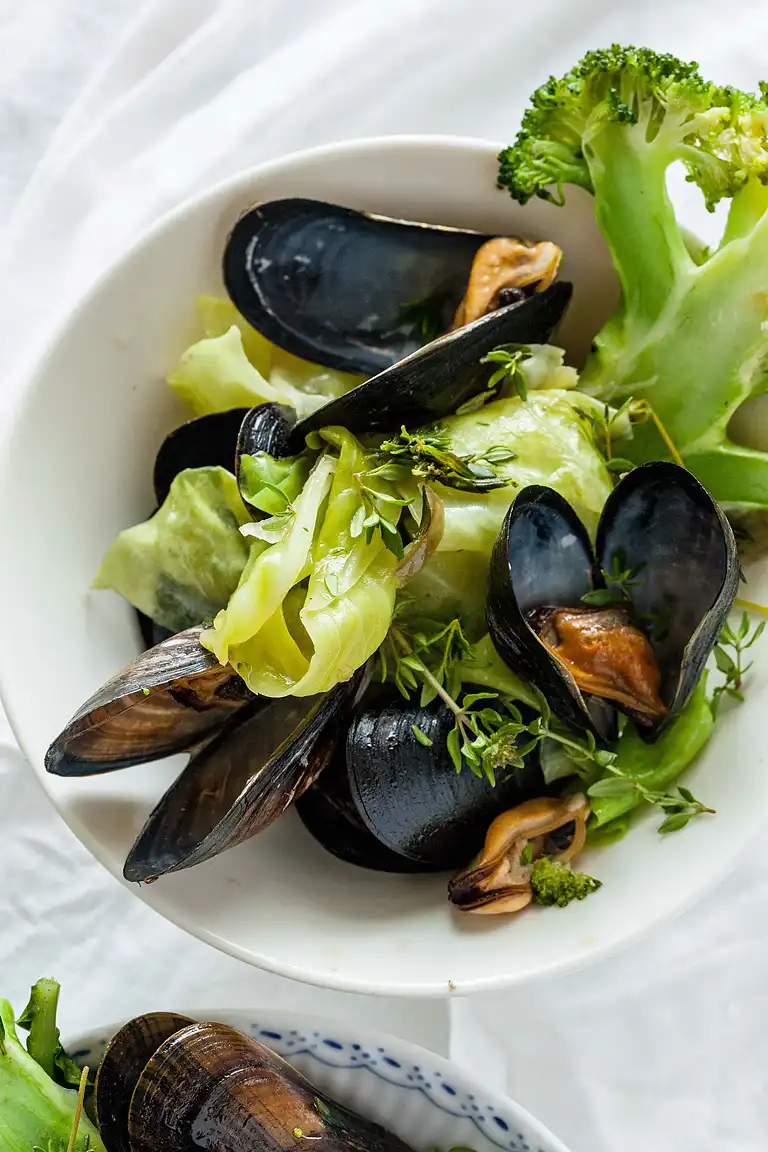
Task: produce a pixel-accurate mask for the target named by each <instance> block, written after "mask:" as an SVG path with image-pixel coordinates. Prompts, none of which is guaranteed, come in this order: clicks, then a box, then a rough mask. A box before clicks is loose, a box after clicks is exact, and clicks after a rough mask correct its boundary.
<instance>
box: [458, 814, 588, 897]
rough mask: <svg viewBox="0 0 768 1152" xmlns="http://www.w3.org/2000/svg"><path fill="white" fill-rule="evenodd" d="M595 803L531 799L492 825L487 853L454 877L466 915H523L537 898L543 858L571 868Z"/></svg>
mask: <svg viewBox="0 0 768 1152" xmlns="http://www.w3.org/2000/svg"><path fill="white" fill-rule="evenodd" d="M588 816H589V804H588V802H587V799H586V797H585V796H582V795H581V793H577V794H575V795H574V796H568V797H566V798H565V799H562V800H560V799H555V798H552V797H543V798H537V799H534V800H526V801H524V803H522V804H519V805H518V806H517V807H516V808H512V809H510V810H509V811H508V812H503V813H502V814H501V815H500V816H497V817H496V819H495V820H494V821H493V823H492V824H491V826H490V828H489V829H488V833H487V835H486V837H485V843H484V845H483V848H482V851H481V852H480V853H479V854H478V856H477V857H476V859H474V860H473V861H472V863H471V864H469V865H468V866H467V867H466V868H464V869H462V871H461V872H460V873H459V874H458V876H456V877H454V879H453V880H452V881H451V883H450V884H449V885H448V896H449V899H450V901H451V903H452V904H453V905H455V907H456V908H458V909H460V910H461V911H462V912H479V913H484V914H488V913H490V914H492V915H498V914H500V913H504V912H519V911H520V910H521V909H523V908H525V907H527V905H528V904H530V903H531V901H532V899H533V889H532V887H531V873H532V871H533V865H534V863H535V861H536V860H537V859H538V857H539V856H548V857H549V858H550V860H552V861H554V862H556V863H560V864H565V863H567V862H568V861H569V860H572V859H573V858H574V857H575V856H578V854H579V852H581V850H582V848H583V847H584V842H585V840H586V838H587V817H588Z"/></svg>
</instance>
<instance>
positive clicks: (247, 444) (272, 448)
mask: <svg viewBox="0 0 768 1152" xmlns="http://www.w3.org/2000/svg"><path fill="white" fill-rule="evenodd" d="M295 423H296V413H295V412H294V411H293V409H291V408H283V407H281V405H279V404H258V405H257V406H256V407H255V408H251V409H250V411H249V412H247V413H246V414H245V417H244V419H243V420H242V422H241V424H240V431H239V434H238V437H237V460H238V461H239V459H240V457H241V456H244V455H247V456H254V455H255V454H256V453H257V452H269V454H270V456H286V455H287V454H288V450H289V447H290V440H291V430H292V429H293V425H294V424H295Z"/></svg>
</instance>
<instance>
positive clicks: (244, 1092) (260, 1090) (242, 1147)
mask: <svg viewBox="0 0 768 1152" xmlns="http://www.w3.org/2000/svg"><path fill="white" fill-rule="evenodd" d="M128 1133H129V1138H130V1145H131V1148H132V1150H133V1152H157V1149H158V1148H162V1149H163V1152H189V1149H191V1148H200V1149H204V1150H206V1152H264V1150H265V1149H274V1150H283V1149H285V1150H287V1149H292V1148H295V1146H296V1143H297V1141H301V1140H304V1139H306V1140H308V1141H311V1142H312V1145H313V1147H315V1148H319V1149H321V1150H325V1152H409V1150H408V1148H407V1145H405V1144H403V1142H402V1141H401V1140H399V1139H398V1138H397V1137H396V1136H393V1135H392V1134H391V1133H389V1132H387V1131H386V1130H385V1129H384V1128H381V1127H380V1126H379V1125H378V1124H375V1123H373V1122H372V1121H370V1120H366V1119H364V1118H363V1117H361V1116H358V1115H357V1114H356V1113H354V1112H351V1111H350V1110H349V1109H347V1108H343V1107H342V1106H341V1105H339V1104H337V1103H336V1102H335V1101H334V1100H331V1099H329V1098H328V1097H326V1096H324V1095H323V1094H322V1093H320V1092H318V1091H317V1089H316V1088H315V1087H314V1086H313V1085H312V1084H311V1083H310V1082H309V1081H308V1080H306V1079H305V1078H304V1077H303V1076H302V1075H301V1074H300V1073H298V1072H297V1071H296V1070H295V1069H294V1068H292V1067H291V1065H290V1064H288V1063H286V1061H285V1060H283V1059H282V1058H281V1057H280V1056H277V1055H276V1054H275V1053H274V1052H272V1051H271V1050H270V1049H268V1048H266V1047H264V1045H262V1044H260V1043H258V1041H256V1040H254V1039H252V1038H251V1037H250V1036H246V1035H244V1034H243V1033H241V1032H238V1031H236V1030H235V1029H234V1028H230V1027H227V1026H226V1025H224V1024H217V1023H201V1024H192V1025H190V1026H188V1027H187V1028H184V1029H182V1030H181V1031H179V1032H177V1033H176V1034H175V1035H173V1036H171V1037H170V1039H168V1040H166V1042H165V1043H164V1044H163V1045H161V1047H160V1048H159V1049H158V1050H157V1051H156V1052H155V1054H154V1055H153V1056H152V1057H151V1059H150V1061H149V1063H148V1064H147V1066H146V1067H145V1069H144V1071H143V1073H142V1075H141V1077H140V1079H139V1082H138V1084H137V1086H136V1089H135V1091H134V1093H133V1098H132V1102H131V1106H130V1112H129V1116H128Z"/></svg>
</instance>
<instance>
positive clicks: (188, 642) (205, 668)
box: [45, 627, 255, 776]
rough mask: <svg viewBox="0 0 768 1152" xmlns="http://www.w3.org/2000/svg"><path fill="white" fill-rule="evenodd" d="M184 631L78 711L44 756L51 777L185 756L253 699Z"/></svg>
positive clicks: (193, 633)
mask: <svg viewBox="0 0 768 1152" xmlns="http://www.w3.org/2000/svg"><path fill="white" fill-rule="evenodd" d="M201 631H202V628H201V627H196V628H188V629H187V630H186V631H184V632H179V633H177V634H176V635H174V636H171V637H169V638H168V639H167V640H164V641H163V642H162V644H158V645H156V646H155V647H154V648H150V649H149V650H148V651H147V652H144V653H142V655H141V656H139V657H138V658H137V659H136V660H134V661H133V663H132V664H129V665H128V667H127V668H124V669H123V671H122V672H119V673H118V674H117V676H113V677H112V679H111V680H108V681H107V683H106V684H104V685H103V687H101V688H100V689H99V690H98V692H96V693H94V695H93V696H91V698H90V699H89V700H87V701H86V702H85V704H83V706H82V707H81V708H80V709H78V711H77V712H76V713H75V715H74V716H73V717H72V719H71V720H70V722H69V723H68V724H67V726H66V727H65V728H64V729H63V731H62V732H60V733H59V735H58V736H57V737H56V739H55V740H54V741H53V743H52V744H51V746H50V747H49V749H48V751H47V753H46V756H45V767H46V770H47V771H48V772H52V773H53V774H54V775H56V776H90V775H93V774H96V773H100V772H110V771H112V770H113V769H115V768H126V767H128V766H129V765H131V764H143V763H145V762H146V761H148V760H158V759H160V758H162V757H164V756H170V755H172V754H173V753H174V752H183V751H186V750H188V749H190V748H192V747H194V746H195V745H197V744H199V743H200V742H201V741H202V740H205V739H207V738H208V737H210V736H211V735H212V734H213V733H214V732H216V731H217V730H218V729H220V728H222V727H224V726H225V725H226V724H227V723H228V722H229V721H230V720H231V719H232V718H233V716H235V715H236V714H237V713H238V712H239V711H240V709H242V708H243V707H244V706H245V705H247V704H249V703H253V701H254V699H255V697H254V696H253V693H252V692H250V691H249V690H248V688H247V687H246V686H245V684H244V682H243V681H242V679H241V678H240V677H239V676H238V675H237V673H236V672H235V670H234V669H233V668H231V667H228V666H226V667H223V666H222V665H221V664H219V663H218V661H217V660H216V659H215V658H214V657H213V656H212V655H211V654H210V652H206V651H205V649H204V648H202V647H201V645H200V633H201Z"/></svg>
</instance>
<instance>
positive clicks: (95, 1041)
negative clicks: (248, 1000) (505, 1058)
mask: <svg viewBox="0 0 768 1152" xmlns="http://www.w3.org/2000/svg"><path fill="white" fill-rule="evenodd" d="M182 1011H184V1010H183V1009H182ZM184 1014H185V1015H188V1016H192V1017H195V1018H197V1019H199V1020H206V1019H207V1020H218V1021H221V1022H222V1023H224V1024H230V1025H232V1026H233V1027H235V1028H239V1029H240V1030H241V1031H242V1032H246V1033H250V1035H251V1036H254V1037H255V1038H256V1039H257V1040H260V1041H261V1042H262V1043H263V1044H266V1045H267V1046H268V1047H270V1048H272V1049H273V1050H274V1051H275V1052H278V1053H279V1054H280V1055H281V1056H284V1057H285V1058H286V1059H287V1060H290V1062H291V1063H292V1064H295V1066H296V1067H297V1068H298V1069H299V1070H300V1071H301V1072H303V1073H304V1075H305V1076H307V1077H309V1079H310V1080H311V1081H312V1082H313V1083H314V1084H315V1085H316V1086H317V1087H318V1088H320V1089H321V1090H322V1091H323V1092H326V1093H328V1095H329V1096H332V1097H334V1098H335V1099H337V1100H338V1101H339V1102H340V1103H342V1104H346V1105H347V1106H348V1107H350V1108H353V1109H355V1111H357V1112H359V1113H361V1114H362V1115H364V1116H368V1117H370V1119H372V1120H377V1121H378V1122H379V1123H380V1124H383V1125H384V1126H385V1127H386V1128H389V1129H390V1130H391V1131H392V1132H394V1133H396V1135H398V1136H400V1137H401V1139H403V1140H405V1141H406V1143H408V1144H410V1145H411V1146H412V1147H413V1148H414V1149H415V1152H449V1149H451V1148H454V1147H456V1146H457V1145H462V1146H464V1147H468V1148H471V1149H473V1150H474V1152H498V1150H499V1149H501V1150H502V1152H568V1149H567V1148H566V1147H565V1145H564V1144H562V1143H561V1142H560V1141H559V1140H558V1139H557V1138H556V1137H554V1136H553V1135H552V1134H551V1133H550V1132H548V1131H547V1129H546V1128H544V1126H543V1125H542V1124H539V1122H538V1121H537V1120H535V1119H534V1118H533V1116H530V1115H529V1114H528V1113H527V1112H526V1111H525V1109H524V1108H521V1107H520V1105H519V1104H515V1102H514V1101H513V1100H510V1099H509V1098H508V1097H506V1096H497V1095H495V1094H494V1093H492V1092H489V1091H488V1090H487V1089H486V1088H485V1087H484V1086H483V1084H482V1083H481V1082H479V1081H477V1082H476V1081H474V1080H473V1079H472V1078H471V1077H470V1076H468V1075H467V1073H466V1072H464V1071H463V1070H462V1069H461V1068H459V1067H458V1066H457V1065H456V1064H451V1063H450V1062H449V1061H448V1060H444V1059H443V1058H442V1057H440V1056H435V1055H434V1054H433V1053H432V1052H428V1051H427V1050H426V1049H425V1048H419V1047H417V1045H415V1044H409V1043H407V1042H406V1041H405V1040H398V1039H396V1038H395V1037H394V1036H388V1035H387V1034H386V1033H371V1032H364V1031H362V1032H361V1031H360V1030H359V1029H356V1028H354V1027H353V1028H347V1027H345V1026H344V1025H342V1024H336V1023H333V1022H332V1021H329V1020H324V1019H322V1018H321V1017H319V1016H305V1015H303V1014H302V1015H298V1014H296V1015H294V1014H293V1013H290V1012H274V1013H271V1012H269V1011H268V1010H264V1011H251V1012H248V1011H222V1010H221V1009H217V1010H215V1011H213V1012H204V1013H201V1012H199V1011H197V1012H186V1011H184ZM119 1027H120V1025H118V1024H116V1025H115V1026H114V1027H112V1028H106V1029H104V1030H103V1031H101V1032H98V1033H93V1034H92V1035H89V1036H85V1037H80V1038H77V1039H75V1040H73V1041H71V1042H70V1046H69V1047H70V1051H72V1053H73V1055H74V1056H75V1058H76V1059H77V1061H78V1062H79V1063H80V1064H81V1065H82V1064H89V1065H90V1066H91V1067H95V1066H96V1065H97V1064H98V1061H99V1060H100V1058H101V1054H102V1052H103V1051H104V1048H105V1046H106V1044H107V1041H108V1039H109V1037H110V1036H112V1035H113V1034H114V1033H115V1032H116V1031H117V1029H118V1028H119Z"/></svg>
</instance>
